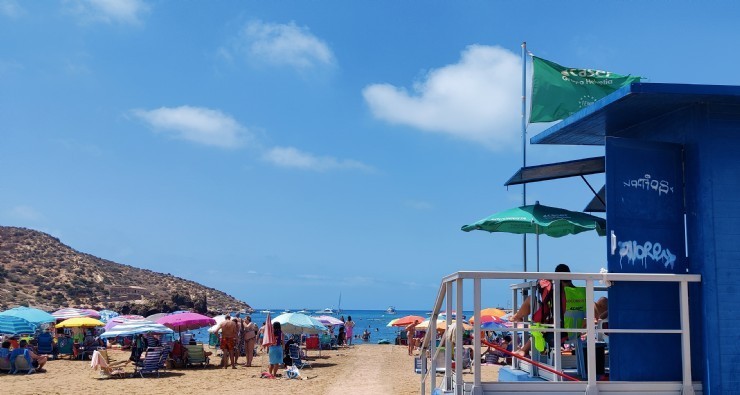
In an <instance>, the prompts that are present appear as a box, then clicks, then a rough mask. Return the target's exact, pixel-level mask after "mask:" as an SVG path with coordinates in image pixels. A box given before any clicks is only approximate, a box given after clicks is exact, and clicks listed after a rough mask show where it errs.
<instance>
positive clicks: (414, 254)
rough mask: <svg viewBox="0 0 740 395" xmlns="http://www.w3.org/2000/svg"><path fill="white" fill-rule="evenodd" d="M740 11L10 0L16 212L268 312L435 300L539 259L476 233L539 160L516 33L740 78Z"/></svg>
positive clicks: (71, 241) (569, 52) (570, 246)
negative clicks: (473, 273)
mask: <svg viewBox="0 0 740 395" xmlns="http://www.w3.org/2000/svg"><path fill="white" fill-rule="evenodd" d="M739 10H740V6H738V5H736V4H735V3H734V2H731V1H718V2H711V3H699V2H693V1H677V2H673V1H671V2H669V1H651V2H643V1H620V2H603V3H598V4H595V5H590V6H588V7H579V5H578V4H570V5H569V6H567V7H564V6H563V4H562V3H557V2H531V1H525V2H503V1H465V2H442V1H431V2H422V1H407V2H397V1H384V0H380V1H312V2H308V1H276V2H267V1H212V2H195V1H193V2H180V1H151V2H149V1H141V0H118V1H116V0H63V1H59V2H57V1H38V2H21V1H16V0H0V138H1V141H0V166H1V168H2V169H3V170H4V171H3V172H2V182H1V183H0V224H2V225H6V226H23V227H28V228H33V229H37V230H41V231H44V232H48V233H50V234H52V235H54V236H56V237H59V238H60V239H61V241H62V242H64V243H65V244H68V245H70V246H72V247H73V248H75V249H77V250H79V251H83V252H86V253H90V254H93V255H96V256H99V257H103V258H107V259H111V260H113V261H116V262H119V263H125V264H129V265H133V266H137V267H142V268H148V269H152V270H156V271H160V272H165V273H172V274H174V275H177V276H181V277H185V278H189V279H193V280H196V281H198V282H201V283H203V284H205V285H208V286H212V287H215V288H218V289H221V290H223V291H225V292H227V293H229V294H231V295H233V296H236V297H238V298H240V299H242V300H244V301H246V302H248V303H250V304H251V305H253V306H255V307H258V308H259V307H283V308H285V307H287V308H302V307H308V308H323V307H326V306H336V304H337V299H338V297H339V294H340V292H341V294H342V307H343V308H350V309H352V308H359V309H373V308H379V309H384V308H385V307H387V306H388V305H394V306H396V307H397V308H398V309H429V308H431V306H432V303H433V301H434V297H435V295H436V292H437V289H438V287H439V283H440V279H441V277H442V276H444V275H446V274H449V273H452V272H455V271H458V270H506V271H512V270H520V269H521V267H522V258H521V253H522V251H521V249H522V248H521V236H515V235H506V234H488V233H485V232H472V233H465V232H462V231H460V227H461V226H462V225H464V224H467V223H470V222H473V221H475V220H478V219H480V218H482V217H485V216H487V215H489V214H492V213H494V212H497V211H501V210H504V209H507V208H510V207H514V206H518V205H520V203H521V188H520V187H515V188H514V187H512V188H509V189H508V190H507V188H506V187H504V186H503V184H504V182H505V181H506V180H507V179H508V178H509V177H510V176H511V175H512V174H513V173H514V172H515V171H516V170H517V169H518V168H519V167H520V165H521V157H522V151H521V138H520V127H519V122H520V110H519V108H520V95H521V59H520V45H521V42H522V41H527V42H528V49H529V50H530V51H531V52H533V53H534V54H536V55H538V56H540V57H543V58H546V59H548V60H552V61H554V62H557V63H560V64H562V65H565V66H569V67H584V68H599V69H604V70H609V71H613V72H616V73H620V74H634V75H640V76H643V77H647V78H648V80H647V81H648V82H682V83H698V84H727V85H737V84H738V83H739V81H738V79H739V78H738V74H737V71H736V70H737V66H736V64H737V60H738V57H739V56H740V55H738V53H737V52H736V51H735V48H736V47H737V38H738V27H737V16H738V15H740V14H739V13H738V11H739ZM545 126H547V125H539V124H537V125H531V126H530V128H529V131H528V134H529V136H530V137H531V136H533V135H535V134H536V133H537V132H539V131H541V130H543V129H544V127H545ZM527 153H528V162H529V164H530V165H534V164H541V163H549V162H552V161H559V160H571V159H577V158H582V157H590V156H596V155H601V154H603V150H602V149H601V148H599V147H590V148H584V147H567V146H529V147H528V148H527ZM589 181H590V182H592V183H593V184H594V186H595V187H596V188H598V187H600V186H601V185H602V184H603V177H600V176H590V177H589ZM590 199H591V193H590V191H589V189H588V187H587V186H586V185H585V184H583V182H582V181H580V180H575V179H574V180H558V181H551V182H545V183H539V184H532V185H531V186H530V187H529V188H528V201H529V202H534V201H535V200H539V201H540V202H541V203H543V204H547V205H552V206H559V207H564V208H568V209H572V210H580V209H582V208H583V207H585V205H586V204H587V202H588V201H589V200H590ZM529 245H530V246H531V247H532V248H531V250H530V256H534V248H533V246H534V239H533V238H532V239H531V242H530V243H529ZM540 245H541V254H542V258H541V267H542V269H543V270H552V268H553V267H554V266H555V265H556V264H557V263H560V262H566V263H568V264H570V266H571V268H572V269H573V270H574V271H585V272H598V271H599V269H600V268H601V267H605V266H606V262H605V248H606V244H605V240H604V239H603V238H599V237H597V236H596V234H595V233H593V234H580V235H576V236H572V237H564V238H560V239H548V238H546V237H543V238H542V239H541V244H540ZM531 267H534V260H533V259H532V260H530V268H531ZM484 296H485V300H484V302H483V304H484V305H486V306H488V305H502V306H506V305H507V302H508V296H509V293H508V292H507V291H506V289H505V284H491V285H490V286H487V288H486V290H485V292H484Z"/></svg>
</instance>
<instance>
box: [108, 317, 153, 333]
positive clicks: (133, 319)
mask: <svg viewBox="0 0 740 395" xmlns="http://www.w3.org/2000/svg"><path fill="white" fill-rule="evenodd" d="M136 321H139V322H141V321H144V322H154V321H152V320H147V319H145V318H144V317H142V316H140V315H119V316H118V317H113V318H111V320H110V321H108V322H107V323H106V324H105V330H106V331H109V330H111V329H113V327H115V326H118V325H121V324H123V323H128V322H136Z"/></svg>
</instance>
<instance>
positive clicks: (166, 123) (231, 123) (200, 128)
mask: <svg viewBox="0 0 740 395" xmlns="http://www.w3.org/2000/svg"><path fill="white" fill-rule="evenodd" d="M132 112H133V114H134V115H136V116H137V117H139V118H140V119H142V120H144V121H145V122H147V123H148V124H149V125H150V126H151V127H152V128H153V129H154V130H155V131H157V132H164V133H167V134H169V135H170V136H172V137H174V138H177V139H181V140H188V141H192V142H194V143H198V144H203V145H209V146H214V147H219V148H238V147H240V146H242V145H244V143H245V140H247V138H248V137H249V135H248V131H247V129H246V128H245V127H243V126H242V125H240V124H239V123H238V122H237V121H236V120H234V119H233V118H232V117H230V116H229V115H226V114H224V113H222V112H221V111H218V110H211V109H208V108H203V107H190V106H180V107H161V108H158V109H155V110H149V111H147V110H133V111H132Z"/></svg>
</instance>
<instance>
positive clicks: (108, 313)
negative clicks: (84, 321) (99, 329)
mask: <svg viewBox="0 0 740 395" xmlns="http://www.w3.org/2000/svg"><path fill="white" fill-rule="evenodd" d="M118 315H119V314H118V313H116V312H115V311H113V310H100V321H103V322H108V321H109V320H110V319H111V318H113V317H118Z"/></svg>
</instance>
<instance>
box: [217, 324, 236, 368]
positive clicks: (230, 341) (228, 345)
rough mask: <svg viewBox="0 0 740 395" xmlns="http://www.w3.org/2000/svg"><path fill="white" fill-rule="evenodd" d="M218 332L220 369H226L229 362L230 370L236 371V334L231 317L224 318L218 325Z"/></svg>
mask: <svg viewBox="0 0 740 395" xmlns="http://www.w3.org/2000/svg"><path fill="white" fill-rule="evenodd" d="M218 330H221V351H223V353H224V354H223V356H222V357H221V367H222V368H224V369H225V368H228V367H229V361H231V368H232V369H236V334H237V327H236V322H234V321H232V320H231V316H228V315H227V316H226V318H225V319H224V320H223V321H221V323H220V324H218V329H217V330H216V332H218Z"/></svg>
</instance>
